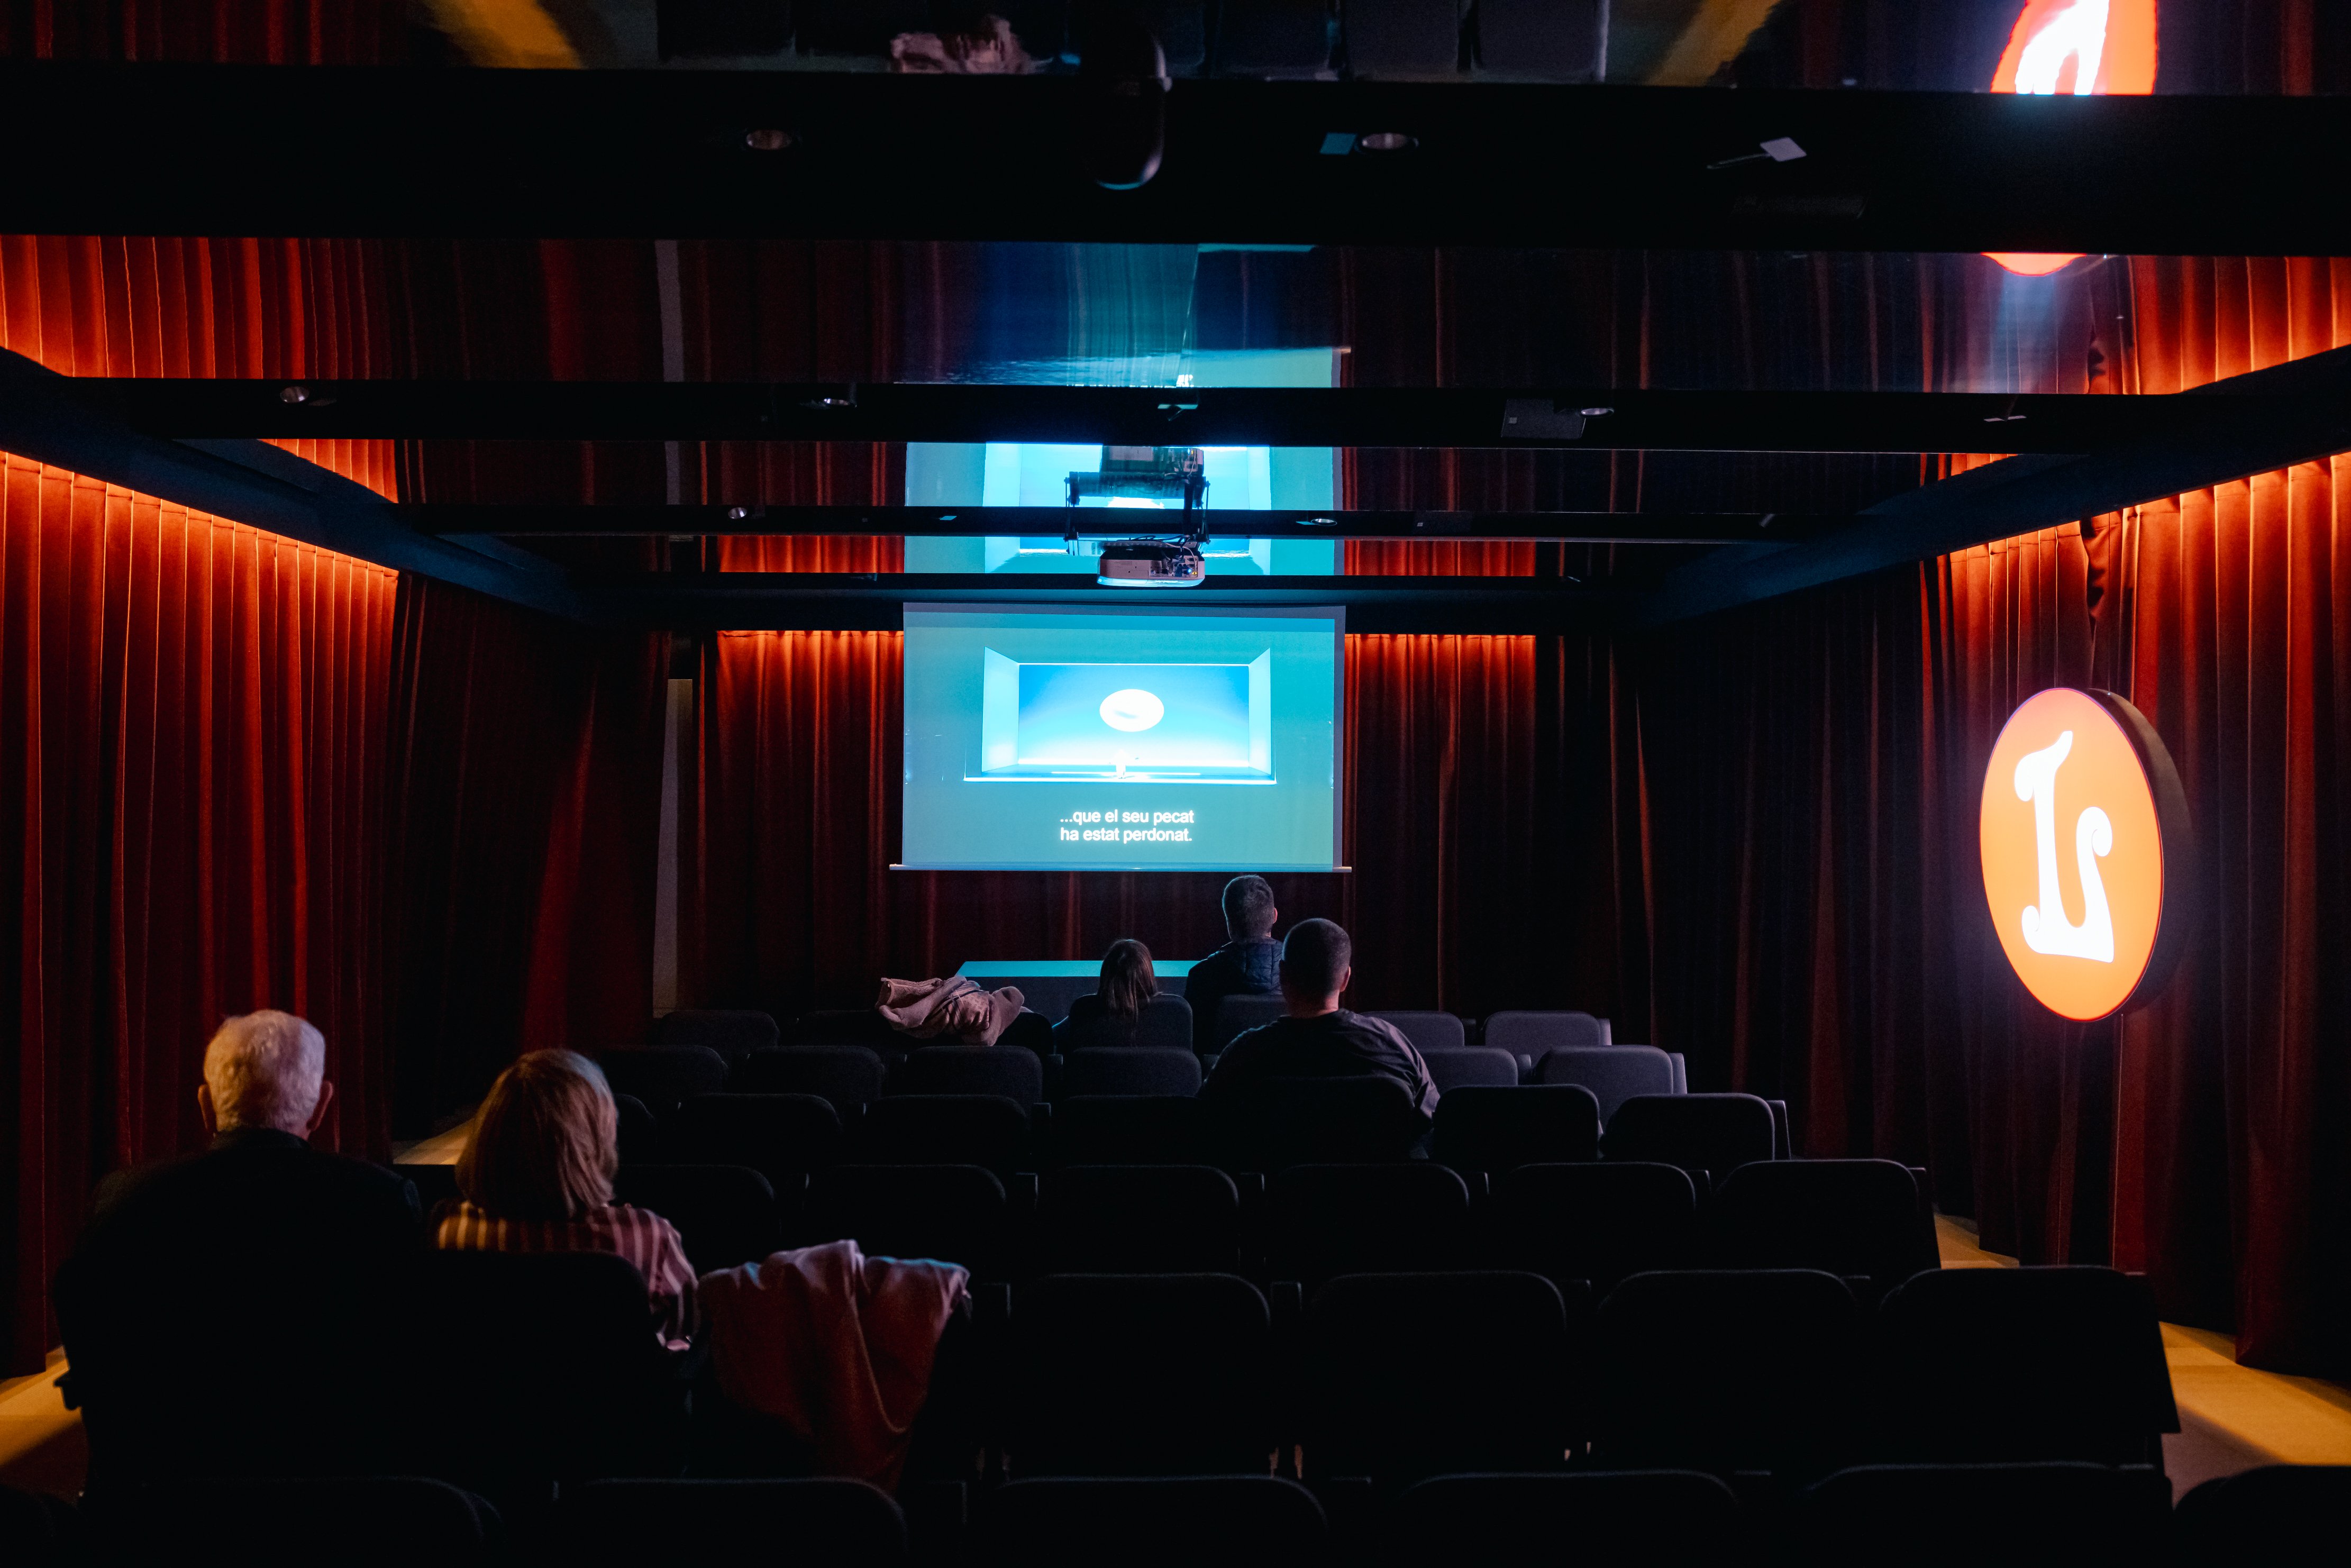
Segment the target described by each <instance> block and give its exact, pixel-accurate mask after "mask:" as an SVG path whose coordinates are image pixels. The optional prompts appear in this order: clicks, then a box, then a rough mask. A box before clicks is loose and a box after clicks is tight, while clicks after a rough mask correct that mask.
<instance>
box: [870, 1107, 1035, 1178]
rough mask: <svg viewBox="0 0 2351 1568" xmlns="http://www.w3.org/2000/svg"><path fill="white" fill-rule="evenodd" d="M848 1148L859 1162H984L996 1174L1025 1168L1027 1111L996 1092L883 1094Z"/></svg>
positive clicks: (982, 1163) (934, 1163)
mask: <svg viewBox="0 0 2351 1568" xmlns="http://www.w3.org/2000/svg"><path fill="white" fill-rule="evenodd" d="M851 1152H852V1155H854V1156H855V1158H856V1161H857V1163H858V1164H860V1165H871V1166H919V1165H943V1166H986V1167H987V1169H989V1170H991V1171H994V1172H995V1173H996V1174H997V1176H998V1177H999V1178H1001V1177H1004V1176H1010V1175H1011V1174H1012V1173H1013V1172H1014V1171H1015V1170H1019V1169H1025V1168H1031V1166H1030V1161H1029V1113H1028V1110H1027V1109H1026V1107H1025V1106H1024V1105H1023V1104H1022V1103H1019V1102H1018V1101H1014V1100H1010V1099H1008V1098H1006V1097H1005V1096H1004V1095H1001V1094H885V1095H883V1097H882V1098H881V1099H879V1100H876V1101H875V1102H873V1103H872V1104H871V1105H869V1106H867V1107H866V1109H865V1121H864V1124H863V1125H862V1126H861V1127H859V1128H858V1130H857V1136H856V1138H855V1139H854V1140H852V1145H851Z"/></svg>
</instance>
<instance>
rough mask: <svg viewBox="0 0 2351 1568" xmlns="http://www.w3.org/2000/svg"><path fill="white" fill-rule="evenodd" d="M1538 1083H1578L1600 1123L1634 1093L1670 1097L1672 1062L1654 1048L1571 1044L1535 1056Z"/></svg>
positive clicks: (1650, 1046)
mask: <svg viewBox="0 0 2351 1568" xmlns="http://www.w3.org/2000/svg"><path fill="white" fill-rule="evenodd" d="M1535 1055H1536V1058H1537V1060H1536V1062H1535V1071H1534V1078H1535V1082H1538V1083H1577V1084H1581V1085H1583V1087H1584V1088H1586V1089H1589V1090H1591V1091H1592V1094H1593V1098H1594V1099H1596V1100H1598V1101H1599V1102H1600V1120H1601V1121H1602V1122H1603V1123H1607V1122H1609V1121H1612V1120H1614V1118H1615V1115H1616V1108H1617V1107H1618V1106H1620V1105H1622V1104H1624V1103H1625V1101H1627V1100H1630V1099H1631V1098H1633V1096H1635V1094H1673V1093H1677V1092H1679V1091H1677V1089H1676V1088H1675V1087H1674V1063H1673V1059H1672V1058H1671V1057H1669V1056H1667V1054H1666V1053H1665V1052H1664V1051H1659V1050H1658V1049H1657V1048H1656V1046H1654V1045H1570V1046H1561V1047H1558V1048H1556V1049H1553V1050H1551V1051H1539V1052H1536V1053H1535Z"/></svg>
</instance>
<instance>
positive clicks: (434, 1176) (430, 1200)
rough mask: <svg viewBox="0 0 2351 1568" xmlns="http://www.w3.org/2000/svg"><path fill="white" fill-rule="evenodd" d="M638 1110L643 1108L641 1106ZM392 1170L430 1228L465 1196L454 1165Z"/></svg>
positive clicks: (616, 1097)
mask: <svg viewBox="0 0 2351 1568" xmlns="http://www.w3.org/2000/svg"><path fill="white" fill-rule="evenodd" d="M614 1098H615V1099H616V1100H617V1099H618V1098H619V1096H617V1095H616V1096H614ZM638 1109H640V1110H643V1106H642V1105H640V1106H639V1107H638ZM392 1169H393V1170H395V1171H397V1172H399V1173H400V1174H401V1175H402V1176H406V1177H407V1178H408V1180H409V1182H410V1183H411V1185H413V1186H414V1187H415V1188H416V1212H417V1213H419V1214H421V1215H423V1217H424V1223H425V1224H426V1225H427V1226H428V1227H429V1226H430V1225H431V1224H432V1223H433V1211H434V1209H437V1208H439V1207H441V1206H442V1205H443V1204H444V1203H455V1201H456V1200H457V1199H458V1198H459V1197H462V1196H464V1195H463V1194H461V1193H459V1192H458V1190H457V1167H456V1166H454V1165H448V1166H444V1165H430V1166H393V1167H392Z"/></svg>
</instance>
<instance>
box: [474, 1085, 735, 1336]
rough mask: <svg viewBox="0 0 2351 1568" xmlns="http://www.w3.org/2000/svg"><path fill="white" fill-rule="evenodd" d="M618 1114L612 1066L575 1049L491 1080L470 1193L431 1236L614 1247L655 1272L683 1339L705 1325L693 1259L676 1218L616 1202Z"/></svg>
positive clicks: (661, 1311)
mask: <svg viewBox="0 0 2351 1568" xmlns="http://www.w3.org/2000/svg"><path fill="white" fill-rule="evenodd" d="M618 1124H619V1115H618V1113H617V1112H616V1110H615V1109H614V1106H613V1103H612V1092H611V1088H610V1087H609V1086H607V1085H606V1083H605V1082H604V1074H603V1071H602V1070H601V1069H600V1068H599V1067H598V1066H597V1065H596V1064H595V1063H594V1062H592V1061H589V1060H588V1059H587V1058H586V1057H584V1056H580V1055H578V1054H576V1053H575V1052H572V1051H531V1052H529V1053H528V1054H527V1055H525V1056H523V1057H521V1058H519V1059H517V1061H516V1062H515V1063H514V1065H513V1066H511V1067H509V1068H507V1070H506V1071H504V1072H501V1073H499V1074H498V1079H497V1082H496V1083H493V1084H492V1085H490V1092H489V1097H488V1098H487V1099H486V1100H484V1101H483V1102H482V1109H481V1113H480V1114H479V1115H478V1116H477V1117H476V1118H475V1123H474V1135H473V1137H472V1139H471V1140H470V1141H469V1142H468V1143H467V1144H466V1145H465V1155H463V1156H462V1157H461V1158H460V1159H459V1160H458V1162H457V1190H458V1191H459V1192H460V1193H462V1194H463V1195H464V1197H463V1200H462V1201H461V1202H459V1203H457V1204H456V1205H455V1207H445V1208H444V1213H443V1215H442V1217H441V1219H440V1223H439V1224H438V1225H437V1226H436V1227H435V1228H434V1236H433V1244H434V1246H436V1247H441V1248H446V1249H453V1250H472V1251H481V1252H611V1253H615V1254H617V1255H618V1256H620V1257H622V1258H625V1259H627V1260H629V1261H630V1262H632V1263H633V1264H635V1265H636V1266H637V1271H638V1272H639V1273H641V1274H643V1276H644V1277H645V1290H646V1292H647V1294H648V1296H649V1297H650V1298H651V1305H652V1307H653V1317H654V1321H655V1325H656V1328H655V1332H656V1333H659V1334H660V1335H661V1338H662V1342H663V1343H664V1344H667V1345H670V1346H672V1347H674V1348H677V1347H683V1346H684V1344H685V1343H687V1342H688V1341H689V1340H690V1338H691V1337H692V1335H693V1333H694V1331H695V1324H696V1321H697V1320H696V1316H695V1300H694V1267H693V1265H692V1264H690V1263H688V1262H687V1261H686V1259H685V1248H684V1244H683V1243H682V1242H680V1241H679V1239H678V1235H677V1231H676V1230H675V1229H674V1228H673V1227H672V1226H671V1225H670V1223H669V1221H668V1220H666V1219H664V1218H661V1216H659V1215H657V1214H653V1213H652V1212H650V1211H649V1210H646V1209H642V1208H632V1207H629V1206H628V1205H626V1204H621V1203H614V1202H613V1201H612V1174H613V1172H615V1171H616V1170H618V1169H619V1168H620V1163H621V1156H620V1149H619V1145H618V1142H617V1137H616V1134H617V1131H618Z"/></svg>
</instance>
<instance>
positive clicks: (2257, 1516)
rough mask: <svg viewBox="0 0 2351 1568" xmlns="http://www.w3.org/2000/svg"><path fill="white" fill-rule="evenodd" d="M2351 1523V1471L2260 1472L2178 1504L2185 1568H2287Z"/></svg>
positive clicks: (2224, 1480)
mask: <svg viewBox="0 0 2351 1568" xmlns="http://www.w3.org/2000/svg"><path fill="white" fill-rule="evenodd" d="M2346 1519H2351V1465H2262V1466H2261V1467H2259V1468H2258V1469H2250V1470H2241V1471H2239V1472H2238V1473H2237V1474H2235V1475H2233V1476H2223V1477H2221V1478H2220V1479H2218V1480H2209V1481H2206V1482H2204V1483H2203V1484H2202V1485H2201V1486H2199V1487H2197V1488H2196V1489H2195V1490H2192V1491H2190V1492H2189V1494H2188V1495H2187V1496H2186V1497H2184V1498H2181V1499H2180V1500H2179V1512H2178V1514H2177V1515H2176V1522H2177V1524H2178V1527H2179V1563H2180V1568H2287V1565H2288V1564H2298V1563H2305V1562H2307V1561H2309V1544H2308V1543H2309V1542H2315V1541H2331V1540H2337V1539H2339V1538H2340V1536H2341V1532H2342V1529H2343V1521H2344V1520H2346Z"/></svg>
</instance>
